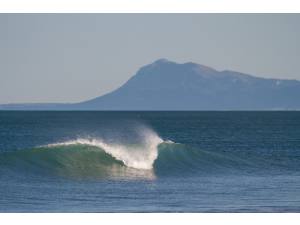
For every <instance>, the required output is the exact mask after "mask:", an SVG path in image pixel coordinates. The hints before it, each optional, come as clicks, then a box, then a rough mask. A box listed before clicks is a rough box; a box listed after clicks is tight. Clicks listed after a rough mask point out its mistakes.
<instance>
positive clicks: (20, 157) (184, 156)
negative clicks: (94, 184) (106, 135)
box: [0, 136, 299, 179]
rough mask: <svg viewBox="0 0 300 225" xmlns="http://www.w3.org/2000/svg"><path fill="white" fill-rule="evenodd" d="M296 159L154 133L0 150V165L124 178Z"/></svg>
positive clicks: (259, 168) (270, 166) (258, 167)
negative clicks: (120, 141) (143, 138)
mask: <svg viewBox="0 0 300 225" xmlns="http://www.w3.org/2000/svg"><path fill="white" fill-rule="evenodd" d="M150 140H151V141H150ZM291 160H292V161H291ZM292 162H294V166H293V163H292ZM298 162H299V160H296V159H295V158H293V159H290V157H282V156H280V160H278V157H274V156H269V157H267V156H265V157H260V156H259V155H257V154H256V155H255V154H248V155H245V154H243V155H238V154H236V153H235V154H233V153H228V152H227V153H217V152H211V151H205V150H201V149H196V148H192V147H189V146H187V145H184V144H178V143H174V142H172V141H163V140H162V139H160V138H157V137H155V136H153V137H152V138H150V139H149V140H148V141H147V142H145V143H142V144H141V143H140V144H131V145H117V144H108V143H106V142H104V141H102V140H96V139H92V140H89V139H76V140H72V141H67V142H62V143H54V144H49V145H45V146H40V147H36V148H32V149H27V150H19V151H15V152H6V153H1V154H0V169H3V168H6V169H7V170H10V171H17V172H20V171H22V172H26V173H34V174H41V175H44V174H45V173H46V174H55V175H62V176H69V177H70V176H71V177H104V178H126V179H128V178H134V179H136V178H146V179H154V178H155V177H157V176H194V175H207V176H210V175H217V174H241V173H248V174H249V173H250V174H251V173H253V172H255V173H258V172H263V171H266V170H268V172H270V171H271V170H273V171H277V172H278V171H282V170H287V169H290V170H293V169H295V168H297V165H298Z"/></svg>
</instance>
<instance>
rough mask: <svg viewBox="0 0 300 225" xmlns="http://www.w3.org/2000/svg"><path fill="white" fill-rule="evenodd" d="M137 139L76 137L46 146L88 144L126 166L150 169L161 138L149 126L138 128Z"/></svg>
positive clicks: (161, 141)
mask: <svg viewBox="0 0 300 225" xmlns="http://www.w3.org/2000/svg"><path fill="white" fill-rule="evenodd" d="M137 131H138V134H139V141H138V143H134V144H121V143H117V141H116V142H115V143H108V142H106V141H104V140H102V139H101V138H93V139H90V138H78V139H75V140H70V141H65V142H59V143H54V144H48V145H47V147H56V146H70V145H78V144H80V145H88V146H94V147H98V148H100V149H102V150H103V151H105V152H106V153H107V154H110V155H111V156H112V157H114V158H115V159H117V160H119V161H122V162H123V163H124V164H125V165H126V166H128V167H131V168H135V169H145V170H150V169H152V168H153V163H154V161H155V160H156V158H157V156H158V149H157V147H158V145H159V144H161V143H163V140H162V139H161V138H160V137H159V136H158V135H157V134H156V133H155V132H154V131H153V130H151V129H150V128H146V127H139V128H138V130H137Z"/></svg>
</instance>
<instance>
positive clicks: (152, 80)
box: [0, 59, 300, 110]
mask: <svg viewBox="0 0 300 225" xmlns="http://www.w3.org/2000/svg"><path fill="white" fill-rule="evenodd" d="M10 106H12V105H5V106H4V105H2V106H0V109H10ZM19 106H21V105H19ZM27 106H28V105H22V107H23V108H22V109H23V110H24V109H26V107H27ZM37 106H39V107H36V108H35V107H32V105H31V107H30V109H43V107H45V106H47V109H53V110H60V109H61V110H63V109H67V110H298V109H300V81H297V80H283V79H266V78H259V77H255V76H251V75H247V74H243V73H239V72H234V71H229V70H225V71H217V70H215V69H213V68H210V67H207V66H203V65H200V64H196V63H184V64H179V63H175V62H171V61H168V60H166V59H160V60H157V61H155V62H154V63H152V64H149V65H146V66H144V67H142V68H141V69H139V70H138V71H137V73H136V74H135V75H134V76H133V77H131V78H130V79H129V80H128V81H127V82H126V83H125V84H124V85H123V86H121V87H120V88H118V89H116V90H115V91H112V92H110V93H108V94H106V95H103V96H100V97H97V98H94V99H91V100H88V101H84V102H80V103H76V104H65V105H64V104H60V105H50V106H49V105H43V104H42V105H37ZM14 109H18V105H17V106H16V105H14Z"/></svg>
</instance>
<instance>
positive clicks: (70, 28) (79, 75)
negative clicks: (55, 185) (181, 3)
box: [0, 14, 300, 103]
mask: <svg viewBox="0 0 300 225" xmlns="http://www.w3.org/2000/svg"><path fill="white" fill-rule="evenodd" d="M299 24H300V15H297V14H1V15H0V27H1V35H0V49H1V51H0V103H24V102H77V101H83V100H87V99H89V98H93V97H96V96H99V95H102V94H105V93H107V92H109V91H112V90H114V89H115V88H117V87H119V86H120V85H122V84H123V83H124V82H126V80H128V79H129V78H130V77H131V76H132V75H134V73H135V72H136V71H137V70H138V69H139V68H140V67H141V66H143V65H145V64H148V63H151V62H152V61H155V60H156V59H159V58H167V59H169V60H173V61H176V62H180V63H181V62H182V63H183V62H188V61H192V62H196V63H200V64H204V65H207V66H211V67H213V68H216V69H218V70H225V69H230V70H235V71H240V72H245V73H249V74H253V75H256V76H260V77H273V78H286V79H299V80H300V73H299V70H298V67H299V59H300V42H299V40H300V29H299Z"/></svg>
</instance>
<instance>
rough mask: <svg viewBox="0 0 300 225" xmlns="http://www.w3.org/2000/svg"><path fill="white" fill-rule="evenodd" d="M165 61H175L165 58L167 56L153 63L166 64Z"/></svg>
mask: <svg viewBox="0 0 300 225" xmlns="http://www.w3.org/2000/svg"><path fill="white" fill-rule="evenodd" d="M165 63H174V62H171V61H170V60H168V59H165V58H161V59H158V60H155V61H154V62H153V63H152V64H165Z"/></svg>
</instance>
